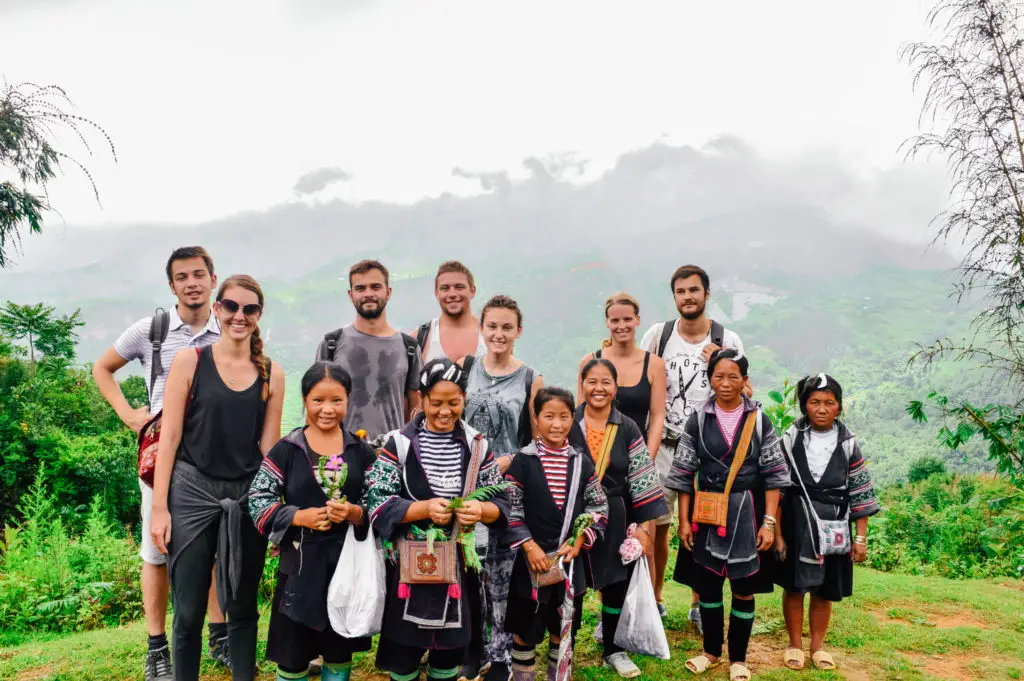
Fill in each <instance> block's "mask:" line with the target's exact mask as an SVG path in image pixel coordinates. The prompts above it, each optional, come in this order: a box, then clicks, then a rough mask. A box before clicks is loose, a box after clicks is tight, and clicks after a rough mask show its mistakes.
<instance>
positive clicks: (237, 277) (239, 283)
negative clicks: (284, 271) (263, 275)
mask: <svg viewBox="0 0 1024 681" xmlns="http://www.w3.org/2000/svg"><path fill="white" fill-rule="evenodd" d="M229 288H241V289H245V290H246V291H251V292H252V293H255V294H256V300H257V301H259V304H260V307H261V308H262V307H263V289H262V288H260V285H259V283H258V282H257V281H256V280H255V279H253V278H252V277H250V276H249V275H248V274H232V275H231V276H230V277H228V278H227V279H225V280H224V283H223V284H221V285H220V288H219V289H218V290H217V302H218V303H219V302H220V301H222V300H223V299H224V293H225V292H226V291H227V290H228V289H229ZM249 358H250V359H251V360H252V363H253V364H254V365H256V371H258V372H259V375H260V380H261V381H263V392H262V397H263V401H264V402H266V401H267V398H268V397H269V396H270V358H269V357H267V356H266V355H264V354H263V339H262V338H261V337H260V327H259V324H257V325H255V326H253V329H252V335H251V336H249Z"/></svg>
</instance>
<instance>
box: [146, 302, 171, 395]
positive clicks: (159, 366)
mask: <svg viewBox="0 0 1024 681" xmlns="http://www.w3.org/2000/svg"><path fill="white" fill-rule="evenodd" d="M170 324H171V313H170V312H167V311H166V310H164V309H163V308H162V307H158V308H157V309H156V311H155V312H153V319H152V321H151V322H150V325H149V344H150V345H151V346H152V347H153V357H152V359H151V361H150V369H149V396H150V399H152V397H153V388H154V386H156V379H158V378H160V375H161V374H162V373H164V365H163V362H162V361H161V358H160V353H161V351H162V350H163V345H164V341H165V340H167V331H168V328H169V327H170Z"/></svg>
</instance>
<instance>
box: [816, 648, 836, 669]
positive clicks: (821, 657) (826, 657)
mask: <svg viewBox="0 0 1024 681" xmlns="http://www.w3.org/2000/svg"><path fill="white" fill-rule="evenodd" d="M811 662H813V663H814V666H815V667H817V668H818V669H821V670H822V671H828V670H831V669H835V668H836V661H835V658H833V657H832V655H831V653H826V652H825V651H824V650H819V651H817V652H816V653H814V654H813V655H811Z"/></svg>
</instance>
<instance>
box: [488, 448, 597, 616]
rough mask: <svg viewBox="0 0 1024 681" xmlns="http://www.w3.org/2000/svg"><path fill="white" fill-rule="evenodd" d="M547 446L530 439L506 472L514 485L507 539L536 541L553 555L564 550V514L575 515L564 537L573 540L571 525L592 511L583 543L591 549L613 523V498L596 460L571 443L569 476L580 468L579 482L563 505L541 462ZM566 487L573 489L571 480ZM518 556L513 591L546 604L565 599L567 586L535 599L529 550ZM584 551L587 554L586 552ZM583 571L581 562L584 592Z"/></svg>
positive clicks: (577, 582)
mask: <svg viewBox="0 0 1024 681" xmlns="http://www.w3.org/2000/svg"><path fill="white" fill-rule="evenodd" d="M542 449H545V448H544V447H543V445H538V443H537V442H531V443H530V444H529V445H527V446H526V447H524V448H523V449H522V450H520V452H519V454H518V455H516V457H515V458H514V459H513V460H512V464H511V465H510V466H509V468H508V471H506V473H505V480H507V481H508V482H510V483H512V487H511V488H510V489H509V490H508V493H509V503H510V504H511V510H510V511H509V523H508V529H507V530H506V532H505V536H504V542H505V544H506V545H509V546H512V547H514V548H516V547H519V546H521V545H522V544H524V543H525V542H526V541H528V540H530V539H533V540H534V541H535V542H537V544H538V545H539V546H540V548H541V549H542V550H543V551H544V552H545V553H552V552H554V551H557V550H558V548H559V541H558V540H559V535H560V533H561V531H562V525H563V521H564V519H565V514H566V513H568V514H570V515H571V517H572V522H570V523H569V536H567V537H565V539H564V541H569V540H571V539H572V536H571V535H572V524H573V523H574V522H575V519H576V517H578V516H580V515H582V514H584V513H589V514H590V515H591V516H592V517H593V518H594V524H593V525H591V526H590V527H589V528H587V530H586V531H585V533H584V535H585V536H584V541H583V546H584V548H587V549H589V548H590V547H591V546H593V544H594V542H595V541H596V539H597V538H598V537H599V536H600V535H601V534H602V533H603V532H604V528H605V525H606V524H607V521H608V500H607V498H606V497H605V494H604V489H602V487H601V483H600V481H598V479H597V477H595V475H594V462H593V461H592V460H591V458H590V456H589V455H587V454H586V452H585V451H584V450H582V449H580V448H579V447H577V446H575V445H573V444H572V443H571V442H570V444H569V446H568V448H567V450H566V466H567V468H566V476H567V479H568V480H570V481H571V480H572V478H573V475H574V472H575V470H576V469H577V468H579V485H578V489H577V491H576V495H575V498H568V499H566V501H565V504H564V505H563V506H562V507H561V508H559V506H558V504H557V502H556V500H555V498H554V496H553V494H552V488H551V483H549V481H548V478H547V475H546V473H545V469H544V466H543V464H542V461H541V453H542ZM549 451H550V450H549ZM565 485H566V488H568V487H570V486H571V482H566V483H565ZM567 496H569V495H568V493H567ZM517 554H518V555H517V556H516V559H515V566H514V567H513V568H512V584H511V589H512V591H514V592H515V593H517V594H518V595H519V596H521V597H524V598H528V599H531V600H538V601H540V602H546V601H547V600H548V599H549V598H552V597H554V598H557V599H561V598H562V596H563V594H564V590H565V587H564V585H563V584H555V585H552V586H548V587H544V588H542V589H540V590H539V592H538V594H537V596H536V598H534V594H533V581H532V579H531V575H530V565H529V563H528V562H527V560H526V552H525V551H518V552H517ZM580 555H581V557H582V556H583V554H582V553H581V554H580ZM584 573H585V570H581V569H579V566H577V568H576V570H574V573H573V587H574V589H575V592H576V593H577V594H582V593H583V591H584V590H585V589H586V576H585V574H584Z"/></svg>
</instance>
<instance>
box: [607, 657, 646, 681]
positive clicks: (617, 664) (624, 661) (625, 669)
mask: <svg viewBox="0 0 1024 681" xmlns="http://www.w3.org/2000/svg"><path fill="white" fill-rule="evenodd" d="M604 666H605V667H611V668H612V669H614V670H615V673H616V674H618V675H619V676H621V677H622V678H624V679H635V678H636V677H638V676H640V668H639V667H637V666H636V665H635V664H633V660H631V659H629V655H627V654H626V653H623V652H618V653H614V654H613V655H609V656H608V657H606V658H604Z"/></svg>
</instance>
